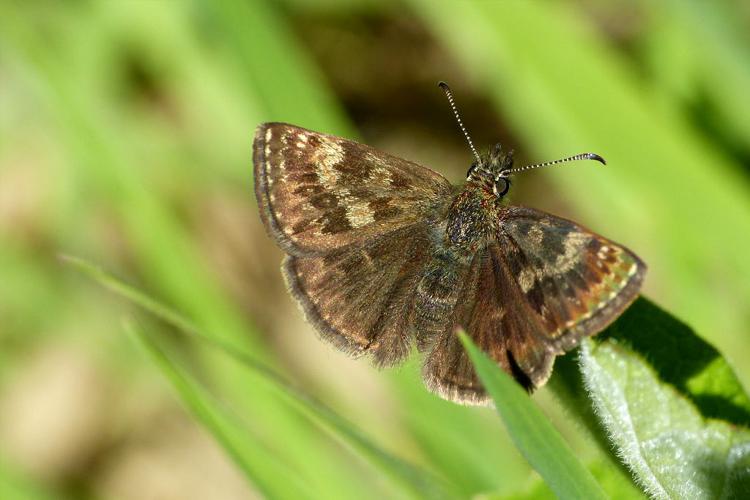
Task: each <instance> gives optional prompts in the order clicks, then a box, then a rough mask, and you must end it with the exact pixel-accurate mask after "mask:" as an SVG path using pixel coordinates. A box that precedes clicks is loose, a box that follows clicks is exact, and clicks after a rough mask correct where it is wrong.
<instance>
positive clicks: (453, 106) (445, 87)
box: [438, 82, 482, 165]
mask: <svg viewBox="0 0 750 500" xmlns="http://www.w3.org/2000/svg"><path fill="white" fill-rule="evenodd" d="M438 87H440V88H441V89H443V92H445V97H447V98H448V104H450V105H451V109H452V110H453V114H454V115H455V116H456V121H457V122H458V126H459V127H461V131H462V132H463V133H464V136H466V142H468V143H469V147H470V148H471V152H472V153H473V154H474V158H476V160H477V165H478V164H480V163H481V162H482V161H481V159H480V158H479V153H477V150H476V148H474V143H473V142H471V137H469V132H468V131H467V130H466V127H464V123H463V122H462V121H461V116H460V115H459V114H458V108H456V102H455V101H454V100H453V92H451V88H450V87H449V86H448V84H447V83H445V82H438Z"/></svg>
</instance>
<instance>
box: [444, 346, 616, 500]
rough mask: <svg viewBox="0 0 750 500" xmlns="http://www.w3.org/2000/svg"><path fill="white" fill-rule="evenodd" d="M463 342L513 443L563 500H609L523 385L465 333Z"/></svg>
mask: <svg viewBox="0 0 750 500" xmlns="http://www.w3.org/2000/svg"><path fill="white" fill-rule="evenodd" d="M459 336H460V338H461V342H463V344H464V347H465V348H466V350H467V352H468V353H469V357H470V358H471V361H472V362H473V363H474V367H475V368H476V370H477V374H478V375H479V378H480V379H481V381H482V384H484V387H485V388H486V389H487V391H488V392H489V393H490V395H491V396H492V399H493V400H494V402H495V407H496V408H497V412H498V414H499V415H500V417H501V418H502V419H503V422H505V425H506V427H507V428H508V433H509V434H510V436H511V438H512V439H513V442H514V443H515V445H516V446H517V447H518V449H519V450H520V452H521V454H522V455H523V456H524V457H525V458H526V460H528V462H529V463H530V464H531V466H532V467H534V469H535V470H536V471H537V472H538V473H539V474H540V475H541V476H542V478H543V479H544V480H545V482H546V483H547V484H548V485H549V487H550V488H551V489H552V491H553V492H554V493H555V494H556V495H557V496H558V497H559V498H571V499H572V498H576V499H577V498H588V499H596V498H602V499H603V498H606V496H605V494H604V492H603V491H602V489H601V487H600V486H599V484H598V483H597V482H596V480H595V479H594V477H593V476H592V475H591V473H590V472H589V471H588V469H586V467H584V466H583V465H582V464H581V463H580V462H579V461H578V458H577V457H576V456H575V455H574V454H573V451H572V450H571V449H570V447H569V446H568V444H567V443H566V442H565V441H564V440H563V438H562V436H560V434H559V433H558V432H557V430H556V429H555V428H554V427H553V426H552V424H551V423H550V422H549V420H547V417H545V416H544V414H542V412H541V411H540V410H539V409H538V408H537V407H536V406H535V405H534V403H533V402H532V401H531V399H529V396H528V394H527V393H526V392H524V391H523V390H522V389H521V388H520V387H519V385H518V384H517V383H516V382H515V381H514V380H513V379H511V378H510V377H509V376H508V375H507V374H506V373H505V372H504V371H502V370H501V369H500V368H499V367H498V366H497V365H496V364H495V363H494V362H493V361H492V360H490V359H489V358H488V357H487V356H486V355H485V354H484V353H483V352H481V351H480V350H479V348H477V347H476V346H475V345H474V343H473V342H472V341H471V339H470V338H469V337H468V335H466V334H465V333H463V332H460V333H459Z"/></svg>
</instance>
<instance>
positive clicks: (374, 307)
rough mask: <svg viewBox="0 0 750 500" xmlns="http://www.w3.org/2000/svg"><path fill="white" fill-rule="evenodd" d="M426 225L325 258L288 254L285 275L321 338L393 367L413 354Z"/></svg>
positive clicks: (426, 242)
mask: <svg viewBox="0 0 750 500" xmlns="http://www.w3.org/2000/svg"><path fill="white" fill-rule="evenodd" d="M429 231H430V229H429V227H428V226H427V225H426V224H424V223H419V224H415V225H413V226H408V227H405V228H401V229H397V230H396V231H393V232H391V233H389V234H387V235H384V236H381V237H378V238H375V239H373V240H370V241H369V242H368V243H366V244H363V245H356V246H352V247H348V248H344V249H341V250H336V251H333V252H330V253H328V254H327V255H323V256H308V257H305V256H300V257H295V256H288V257H287V258H286V260H285V261H284V267H283V269H284V275H285V277H286V280H287V284H288V285H289V288H290V290H291V291H292V293H293V294H294V296H295V298H296V299H297V300H298V301H299V303H300V305H301V307H302V309H303V311H304V313H305V316H306V317H307V319H308V321H310V322H311V323H312V324H313V325H314V326H315V327H316V329H317V330H318V331H319V332H320V334H321V335H322V337H323V338H324V339H326V340H328V341H330V342H332V343H333V344H334V345H335V346H337V347H338V348H339V349H341V350H343V351H345V352H347V353H349V354H352V355H360V354H364V353H367V354H371V355H372V356H373V359H374V361H375V364H376V365H378V366H391V365H394V364H396V363H398V362H400V361H402V360H403V358H404V357H406V356H407V355H408V354H409V349H410V346H411V341H412V328H411V311H412V309H413V306H414V300H415V296H416V294H415V288H416V286H417V283H418V280H419V277H420V276H421V275H422V274H423V272H424V265H425V263H426V262H427V261H428V260H429V258H428V252H429V248H430V241H429V238H430V236H429Z"/></svg>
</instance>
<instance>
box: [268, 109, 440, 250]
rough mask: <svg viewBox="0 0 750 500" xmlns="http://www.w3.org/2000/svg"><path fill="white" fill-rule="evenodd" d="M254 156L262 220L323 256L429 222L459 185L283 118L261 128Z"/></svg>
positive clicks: (286, 243)
mask: <svg viewBox="0 0 750 500" xmlns="http://www.w3.org/2000/svg"><path fill="white" fill-rule="evenodd" d="M253 160H254V165H255V193H256V197H257V199H258V203H259V205H260V209H261V217H262V218H263V221H264V223H265V225H266V227H267V228H268V231H269V232H270V233H271V235H272V236H273V237H274V238H275V239H276V241H277V242H278V243H279V244H280V245H281V247H282V248H283V249H284V250H285V251H286V252H287V253H289V254H291V255H296V256H301V255H322V254H325V253H327V252H330V251H333V250H336V249H340V248H344V247H346V246H348V245H350V244H352V243H355V242H356V243H361V242H364V241H367V240H369V239H372V238H377V237H379V236H381V235H384V234H387V233H389V232H391V231H394V230H396V229H399V228H403V227H406V226H409V225H411V224H414V223H417V222H420V221H423V220H424V219H425V218H426V216H427V214H429V213H433V212H434V208H435V205H437V204H440V203H442V202H444V200H445V198H446V196H448V195H449V194H450V193H451V190H452V188H451V185H450V183H449V182H448V181H447V180H446V179H445V178H444V177H442V176H441V175H440V174H438V173H436V172H433V171H432V170H429V169H427V168H425V167H422V166H420V165H417V164H416V163H412V162H409V161H406V160H403V159H400V158H397V157H395V156H391V155H388V154H386V153H383V152H381V151H378V150H376V149H373V148H371V147H369V146H365V145H363V144H359V143H356V142H353V141H349V140H346V139H342V138H340V137H334V136H331V135H326V134H320V133H317V132H313V131H310V130H306V129H303V128H300V127H295V126H294V125H288V124H284V123H265V124H262V125H260V126H259V127H258V129H257V130H256V134H255V142H254V143H253Z"/></svg>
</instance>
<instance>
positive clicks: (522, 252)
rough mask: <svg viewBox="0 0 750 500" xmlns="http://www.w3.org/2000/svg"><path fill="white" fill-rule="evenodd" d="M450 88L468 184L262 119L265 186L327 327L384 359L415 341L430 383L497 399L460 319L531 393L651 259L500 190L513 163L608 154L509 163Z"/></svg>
mask: <svg viewBox="0 0 750 500" xmlns="http://www.w3.org/2000/svg"><path fill="white" fill-rule="evenodd" d="M440 86H441V87H442V88H443V90H444V91H445V93H446V96H447V97H448V100H449V103H450V106H451V108H452V110H453V112H454V114H455V116H456V119H457V121H458V124H459V126H460V127H461V129H462V131H463V132H464V135H465V136H466V139H467V141H468V143H469V146H470V148H471V150H472V153H473V155H474V161H473V163H472V164H471V166H470V168H469V170H468V172H467V179H466V182H465V183H464V184H463V185H462V186H454V185H451V183H450V182H448V181H447V180H446V179H445V178H444V177H443V176H441V175H440V174H438V173H437V172H434V171H432V170H430V169H428V168H426V167H423V166H421V165H418V164H416V163H413V162H411V161H408V160H404V159H401V158H398V157H396V156H393V155H390V154H388V153H385V152H382V151H379V150H377V149H374V148H372V147H369V146H366V145H364V144H360V143H357V142H354V141H351V140H348V139H343V138H341V137H336V136H332V135H327V134H323V133H319V132H313V131H311V130H306V129H304V128H301V127H297V126H295V125H290V124H286V123H264V124H261V125H260V126H258V128H257V130H256V133H255V140H254V143H253V162H254V168H255V170H254V172H255V194H256V197H257V201H258V205H259V209H260V215H261V218H262V219H263V223H264V225H265V227H266V229H267V231H268V233H269V234H270V236H271V237H272V238H273V239H274V240H275V241H276V243H277V244H278V245H279V246H280V247H281V248H282V249H283V250H284V252H285V253H286V254H287V255H286V257H285V258H284V261H283V264H282V271H283V275H284V278H285V280H286V283H287V286H288V288H289V290H290V292H291V294H292V295H293V296H294V297H295V298H296V300H297V301H298V302H299V305H300V306H301V309H302V310H303V312H304V314H305V316H306V318H307V320H308V321H309V322H310V323H311V324H312V325H313V326H314V327H315V329H316V330H317V331H318V332H319V334H320V336H321V337H322V338H323V339H325V340H327V341H329V342H331V343H332V344H333V345H335V346H336V347H337V348H338V349H340V350H342V351H344V352H346V353H348V354H350V355H352V356H361V355H369V356H370V357H371V358H372V360H373V362H374V364H375V365H376V366H378V367H386V366H394V365H397V364H399V363H401V362H402V361H404V359H405V358H406V357H407V356H408V355H409V354H410V351H411V350H412V347H413V346H414V345H416V347H417V348H418V349H419V350H420V351H422V352H424V353H425V359H424V364H423V370H422V374H423V378H424V382H425V385H426V386H427V388H428V389H430V390H431V391H433V392H435V393H437V394H438V395H439V396H441V397H443V398H446V399H448V400H452V401H455V402H458V403H462V404H487V403H488V395H487V393H486V392H485V390H484V388H483V387H482V385H481V383H480V381H479V380H478V378H477V375H476V373H475V371H474V368H473V366H472V363H471V361H470V360H469V358H468V355H467V353H466V352H465V351H464V349H463V347H462V344H461V343H460V341H459V338H458V336H457V335H455V331H456V330H457V329H458V328H462V329H464V330H465V331H466V332H467V333H468V335H469V336H470V337H471V339H472V340H473V341H474V343H475V344H477V345H478V346H479V347H480V348H481V349H482V350H483V351H484V352H485V353H486V354H487V355H489V356H490V357H491V358H492V359H493V360H494V361H495V362H496V363H497V364H498V365H499V366H500V367H502V368H503V369H504V370H505V371H506V372H507V373H509V374H511V375H512V376H513V377H514V378H515V379H516V380H517V381H518V383H520V384H521V385H522V386H523V387H525V388H526V389H527V390H529V391H531V390H533V389H534V388H536V387H539V386H541V385H543V384H544V383H545V382H546V381H547V379H548V378H549V376H550V374H551V372H552V365H553V362H554V359H555V357H556V356H558V355H560V354H563V353H565V352H566V351H568V350H570V349H572V348H574V347H576V345H577V344H578V343H579V341H580V340H581V339H582V338H583V337H587V336H591V335H594V334H596V333H598V332H600V331H601V330H603V329H604V328H605V327H607V326H608V325H609V324H610V323H612V322H613V321H614V320H615V319H616V318H617V316H619V315H620V314H621V313H622V312H623V311H624V310H625V309H626V308H627V306H628V305H629V304H630V303H631V302H632V301H633V300H634V299H635V298H636V296H637V294H638V291H639V290H640V287H641V284H642V282H643V277H644V274H645V271H646V265H645V264H644V263H643V261H641V259H639V258H638V257H637V256H636V255H635V254H634V253H633V252H631V251H630V250H628V249H627V248H625V247H624V246H622V245H619V244H617V243H614V242H612V241H610V240H608V239H606V238H604V237H602V236H599V235H598V234H596V233H594V232H592V231H590V230H589V229H586V228H585V227H583V226H581V225H579V224H577V223H575V222H572V221H570V220H566V219H563V218H561V217H556V216H554V215H551V214H548V213H545V212H542V211H539V210H535V209H533V208H527V207H522V206H513V205H508V204H506V202H505V197H506V195H507V193H508V190H509V189H510V185H511V177H512V176H513V175H514V174H516V173H518V172H521V171H524V170H528V169H530V168H537V167H542V166H547V165H553V164H557V163H562V162H565V161H570V160H581V159H593V160H598V161H600V162H602V163H604V160H603V159H602V158H601V157H600V156H598V155H596V154H593V153H584V154H581V155H575V156H572V157H569V158H565V159H562V160H556V161H553V162H546V163H541V164H536V165H529V166H527V167H521V168H514V167H513V154H512V151H509V152H505V151H504V150H503V149H502V147H501V146H500V145H496V146H495V147H494V148H491V149H490V150H489V151H488V152H487V153H485V154H481V155H480V154H478V153H477V151H476V149H475V148H474V145H473V143H472V142H471V138H470V137H469V134H468V133H467V131H466V129H465V127H464V125H463V123H462V122H461V119H460V117H459V114H458V111H457V109H456V106H455V103H454V100H453V95H452V93H451V91H450V89H449V88H448V86H447V85H446V84H444V83H443V82H441V83H440Z"/></svg>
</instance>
